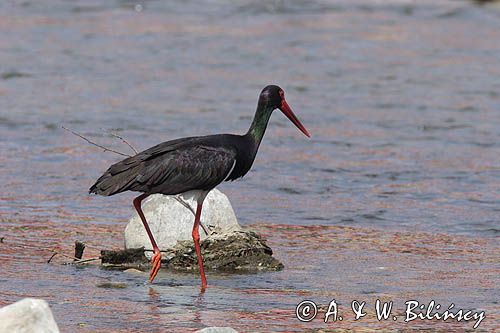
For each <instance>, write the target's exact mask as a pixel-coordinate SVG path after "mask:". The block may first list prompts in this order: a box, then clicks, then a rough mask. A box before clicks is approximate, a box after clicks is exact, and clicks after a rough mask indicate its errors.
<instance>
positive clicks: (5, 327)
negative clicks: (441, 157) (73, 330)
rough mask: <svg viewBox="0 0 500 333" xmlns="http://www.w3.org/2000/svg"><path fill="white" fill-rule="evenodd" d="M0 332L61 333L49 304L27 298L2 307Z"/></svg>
mask: <svg viewBox="0 0 500 333" xmlns="http://www.w3.org/2000/svg"><path fill="white" fill-rule="evenodd" d="M0 333H59V328H58V327H57V324H56V322H55V320H54V316H52V311H50V308H49V304H48V303H47V302H46V301H44V300H42V299H34V298H25V299H23V300H20V301H18V302H16V303H14V304H10V305H7V306H5V307H3V308H1V309H0Z"/></svg>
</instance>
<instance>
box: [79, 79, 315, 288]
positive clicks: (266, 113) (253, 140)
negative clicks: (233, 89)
mask: <svg viewBox="0 0 500 333" xmlns="http://www.w3.org/2000/svg"><path fill="white" fill-rule="evenodd" d="M275 109H280V110H281V111H282V112H283V113H284V114H285V116H287V117H288V119H290V121H291V122H292V123H294V124H295V126H297V127H298V128H299V129H300V130H301V131H302V133H304V134H305V135H307V136H308V137H310V134H309V132H308V131H307V130H306V129H305V127H304V126H303V125H302V124H301V123H300V121H299V120H298V119H297V117H296V116H295V114H294V113H293V112H292V109H290V107H289V106H288V104H287V102H286V100H285V93H284V92H283V89H281V88H280V87H278V86H275V85H269V86H267V87H265V88H264V89H263V90H262V92H261V93H260V96H259V102H258V104H257V111H256V112H255V116H254V119H253V121H252V125H251V126H250V129H249V130H248V132H247V133H246V134H245V135H234V134H217V135H208V136H197V137H188V138H181V139H177V140H172V141H167V142H163V143H160V144H159V145H156V146H154V147H151V148H149V149H146V150H144V151H142V152H140V153H138V154H137V155H135V156H132V157H129V158H126V159H124V160H122V161H120V162H118V163H116V164H113V165H112V166H111V167H109V169H108V170H107V171H106V172H105V173H104V174H103V175H102V176H101V177H100V178H99V179H98V180H97V182H96V183H95V184H94V185H92V187H91V188H90V189H89V193H95V194H99V195H104V196H110V195H113V194H117V193H121V192H124V191H136V192H142V194H141V195H139V196H138V197H137V198H135V199H134V201H133V204H134V207H135V209H136V210H137V213H138V214H139V217H140V218H141V220H142V223H143V224H144V228H145V229H146V232H147V234H148V236H149V239H150V240H151V244H152V245H153V252H154V253H153V257H152V259H151V263H152V266H153V267H152V268H151V272H150V276H149V280H150V282H153V280H154V278H155V276H156V274H157V273H158V270H159V269H160V264H161V252H160V250H159V249H158V245H157V244H156V242H155V240H154V237H153V234H152V233H151V230H150V229H149V226H148V223H147V221H146V218H145V217H144V213H143V212H142V209H141V202H142V200H144V199H145V198H146V197H148V196H149V195H151V194H154V193H161V194H165V195H176V194H181V193H182V194H184V193H186V192H190V194H191V195H193V196H194V197H195V199H196V201H197V208H196V214H195V219H194V225H193V232H192V235H193V240H194V244H195V247H196V254H197V256H198V265H199V267H200V274H201V286H202V289H205V288H206V286H207V280H206V278H205V272H204V270H203V260H202V257H201V253H200V244H199V239H200V236H199V233H198V227H199V225H200V216H201V210H202V205H203V200H204V199H205V197H206V196H207V194H208V192H210V190H212V189H213V188H215V187H216V186H217V185H219V184H220V183H222V182H223V181H229V180H231V181H232V180H235V179H237V178H240V177H243V176H244V175H245V174H246V173H247V172H248V170H250V168H251V166H252V164H253V161H254V159H255V155H256V154H257V150H258V149H259V145H260V142H261V141H262V137H263V136H264V132H265V131H266V128H267V123H268V121H269V118H270V117H271V114H272V112H273V111H274V110H275Z"/></svg>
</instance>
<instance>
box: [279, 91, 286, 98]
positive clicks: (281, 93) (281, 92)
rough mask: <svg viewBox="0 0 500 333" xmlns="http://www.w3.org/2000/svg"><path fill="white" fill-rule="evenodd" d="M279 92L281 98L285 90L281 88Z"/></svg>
mask: <svg viewBox="0 0 500 333" xmlns="http://www.w3.org/2000/svg"><path fill="white" fill-rule="evenodd" d="M279 94H280V97H281V98H285V92H284V91H283V90H280V91H279Z"/></svg>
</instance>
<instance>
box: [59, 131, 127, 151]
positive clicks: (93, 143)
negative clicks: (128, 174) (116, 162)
mask: <svg viewBox="0 0 500 333" xmlns="http://www.w3.org/2000/svg"><path fill="white" fill-rule="evenodd" d="M61 127H62V128H63V129H65V130H66V131H68V132H70V133H72V134H74V135H76V136H78V137H80V138H82V139H83V140H85V141H87V142H88V143H90V144H91V145H94V146H96V147H99V148H101V149H104V151H110V152H112V153H115V154H118V155H122V156H125V157H130V156H131V155H128V154H124V153H122V152H119V151H116V150H113V149H110V148H108V147H104V146H102V145H100V144H98V143H95V142H93V141H91V140H90V139H87V138H86V137H84V136H83V135H81V134H80V133H78V132H75V131H73V130H71V129H69V128H67V127H64V126H61Z"/></svg>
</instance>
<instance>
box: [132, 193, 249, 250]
mask: <svg viewBox="0 0 500 333" xmlns="http://www.w3.org/2000/svg"><path fill="white" fill-rule="evenodd" d="M183 200H184V201H185V202H186V203H188V204H189V205H190V206H191V207H192V208H193V210H196V201H195V200H194V199H193V198H192V197H190V196H189V195H187V196H185V197H183ZM142 210H143V212H144V216H145V217H146V220H147V221H148V225H149V227H150V228H151V232H152V233H153V237H154V238H155V240H156V243H157V244H158V247H159V248H160V250H166V249H170V248H173V247H174V246H175V244H177V241H179V240H192V239H193V238H192V235H191V232H192V230H193V223H194V214H193V213H192V212H191V211H190V210H189V209H188V208H186V207H185V206H183V205H182V204H181V203H180V202H179V201H177V200H176V199H175V198H174V197H172V196H166V195H162V194H154V195H151V196H150V197H149V198H148V199H146V200H145V201H144V202H143V203H142ZM201 223H203V224H204V226H205V227H207V228H209V229H210V230H211V231H212V232H216V233H219V234H220V233H227V232H231V231H234V230H241V227H240V225H239V224H238V222H237V220H236V215H235V214H234V211H233V207H232V206H231V203H230V202H229V199H228V198H227V196H226V195H225V194H224V193H222V192H220V191H219V190H217V189H214V190H212V191H210V193H209V194H208V195H207V197H206V198H205V201H204V202H203V210H202V212H201ZM206 237H207V235H206V234H205V232H204V231H203V229H202V228H201V227H200V238H201V239H204V238H206ZM141 246H144V247H145V248H146V249H152V246H151V242H150V240H149V238H148V235H147V233H146V230H145V229H144V226H143V224H142V221H141V219H140V218H139V215H137V213H135V214H134V216H133V217H132V218H131V219H130V221H129V223H128V224H127V227H126V228H125V248H127V249H130V248H138V247H141ZM151 255H152V253H151V252H149V251H148V252H146V256H148V257H151Z"/></svg>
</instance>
